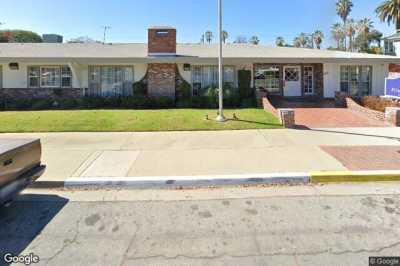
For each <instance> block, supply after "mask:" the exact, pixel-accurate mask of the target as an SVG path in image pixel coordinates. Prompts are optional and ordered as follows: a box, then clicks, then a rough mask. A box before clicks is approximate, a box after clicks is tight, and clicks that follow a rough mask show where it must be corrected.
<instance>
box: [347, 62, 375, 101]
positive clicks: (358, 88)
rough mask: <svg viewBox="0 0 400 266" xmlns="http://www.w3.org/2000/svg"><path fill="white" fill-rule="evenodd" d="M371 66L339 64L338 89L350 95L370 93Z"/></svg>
mask: <svg viewBox="0 0 400 266" xmlns="http://www.w3.org/2000/svg"><path fill="white" fill-rule="evenodd" d="M371 81H372V66H341V67H340V90H341V91H342V92H346V93H348V94H349V95H352V96H365V95H369V94H370V93H371Z"/></svg>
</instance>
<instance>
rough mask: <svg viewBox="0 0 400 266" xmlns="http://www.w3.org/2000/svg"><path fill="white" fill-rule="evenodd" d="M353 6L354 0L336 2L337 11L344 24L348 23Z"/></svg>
mask: <svg viewBox="0 0 400 266" xmlns="http://www.w3.org/2000/svg"><path fill="white" fill-rule="evenodd" d="M352 8H353V2H352V1H351V0H339V1H338V2H337V3H336V13H337V14H338V15H339V17H340V18H341V19H342V20H343V23H344V24H346V22H347V19H348V17H349V15H350V12H351V9H352Z"/></svg>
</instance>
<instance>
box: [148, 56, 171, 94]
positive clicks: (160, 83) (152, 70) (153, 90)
mask: <svg viewBox="0 0 400 266" xmlns="http://www.w3.org/2000/svg"><path fill="white" fill-rule="evenodd" d="M147 87H148V88H147V90H148V94H149V96H152V97H160V96H166V97H171V98H175V87H176V65H175V64H164V63H162V64H160V63H154V64H149V66H148V69H147Z"/></svg>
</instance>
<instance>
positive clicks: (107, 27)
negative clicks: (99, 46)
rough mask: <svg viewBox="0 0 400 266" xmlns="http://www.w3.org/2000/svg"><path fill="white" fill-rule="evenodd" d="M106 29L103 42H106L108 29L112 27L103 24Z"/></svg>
mask: <svg viewBox="0 0 400 266" xmlns="http://www.w3.org/2000/svg"><path fill="white" fill-rule="evenodd" d="M103 29H104V35H103V44H104V43H106V34H107V30H109V29H111V26H103Z"/></svg>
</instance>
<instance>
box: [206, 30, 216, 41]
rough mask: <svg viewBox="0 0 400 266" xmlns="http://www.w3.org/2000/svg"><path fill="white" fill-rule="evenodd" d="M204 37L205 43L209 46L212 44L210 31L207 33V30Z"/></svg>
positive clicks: (212, 36)
mask: <svg viewBox="0 0 400 266" xmlns="http://www.w3.org/2000/svg"><path fill="white" fill-rule="evenodd" d="M204 36H205V38H206V41H207V43H208V44H210V43H211V42H212V40H213V38H214V35H213V33H212V32H211V31H209V30H208V31H206V33H204Z"/></svg>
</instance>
